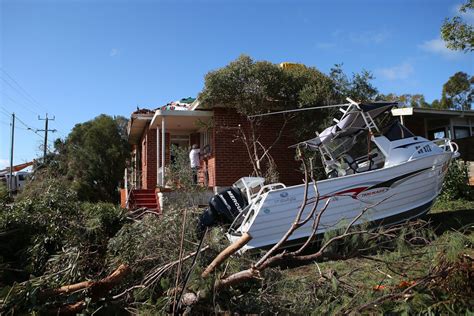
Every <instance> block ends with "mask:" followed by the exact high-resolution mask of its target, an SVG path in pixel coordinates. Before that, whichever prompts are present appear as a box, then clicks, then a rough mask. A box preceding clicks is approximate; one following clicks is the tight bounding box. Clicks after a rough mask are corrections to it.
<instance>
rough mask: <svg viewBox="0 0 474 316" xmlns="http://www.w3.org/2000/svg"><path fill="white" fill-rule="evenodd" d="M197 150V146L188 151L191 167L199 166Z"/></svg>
mask: <svg viewBox="0 0 474 316" xmlns="http://www.w3.org/2000/svg"><path fill="white" fill-rule="evenodd" d="M199 152H200V150H199V149H198V148H196V149H191V151H190V152H189V161H190V162H191V168H198V167H199V166H200V163H199Z"/></svg>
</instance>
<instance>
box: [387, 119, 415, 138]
mask: <svg viewBox="0 0 474 316" xmlns="http://www.w3.org/2000/svg"><path fill="white" fill-rule="evenodd" d="M383 136H385V137H387V139H388V140H389V141H392V142H393V141H394V140H398V139H403V138H410V137H415V135H414V134H413V133H412V132H410V130H408V129H407V128H406V127H405V126H403V125H401V124H400V122H399V121H398V120H397V121H394V122H393V123H392V124H390V125H389V126H388V127H387V128H386V129H385V131H384V132H383Z"/></svg>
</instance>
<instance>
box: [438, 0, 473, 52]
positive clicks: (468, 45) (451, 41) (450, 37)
mask: <svg viewBox="0 0 474 316" xmlns="http://www.w3.org/2000/svg"><path fill="white" fill-rule="evenodd" d="M473 9H474V0H468V1H467V2H466V3H465V4H464V5H462V6H461V7H460V8H459V13H461V14H462V13H464V14H469V13H468V11H469V12H471V11H472V10H473ZM441 36H442V38H443V40H444V41H445V42H446V46H447V47H448V48H450V49H453V50H460V51H463V52H465V53H467V52H472V51H473V50H474V27H473V26H472V25H469V24H468V23H466V22H465V21H463V19H462V18H461V17H460V16H455V17H454V18H452V19H445V21H444V23H443V25H442V27H441Z"/></svg>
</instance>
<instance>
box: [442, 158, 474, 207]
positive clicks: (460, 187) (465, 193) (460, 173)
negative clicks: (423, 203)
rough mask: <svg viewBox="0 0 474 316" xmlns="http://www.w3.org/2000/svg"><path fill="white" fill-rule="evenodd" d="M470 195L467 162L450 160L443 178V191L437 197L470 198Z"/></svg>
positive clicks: (451, 198) (443, 198) (445, 198)
mask: <svg viewBox="0 0 474 316" xmlns="http://www.w3.org/2000/svg"><path fill="white" fill-rule="evenodd" d="M472 197H473V194H472V189H471V187H470V186H469V176H468V166H467V164H466V163H465V162H464V161H462V160H454V161H452V162H451V164H450V165H449V169H448V172H447V174H446V177H445V179H444V186H443V191H442V193H441V195H440V197H439V199H440V200H441V201H452V200H457V199H465V200H471V199H472Z"/></svg>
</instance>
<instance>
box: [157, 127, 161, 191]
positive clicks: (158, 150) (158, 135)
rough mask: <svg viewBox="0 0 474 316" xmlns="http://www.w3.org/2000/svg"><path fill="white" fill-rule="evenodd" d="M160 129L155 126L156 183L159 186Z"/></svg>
mask: <svg viewBox="0 0 474 316" xmlns="http://www.w3.org/2000/svg"><path fill="white" fill-rule="evenodd" d="M160 180H161V179H160V129H159V128H158V127H156V185H157V186H160V185H161V181H160Z"/></svg>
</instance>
